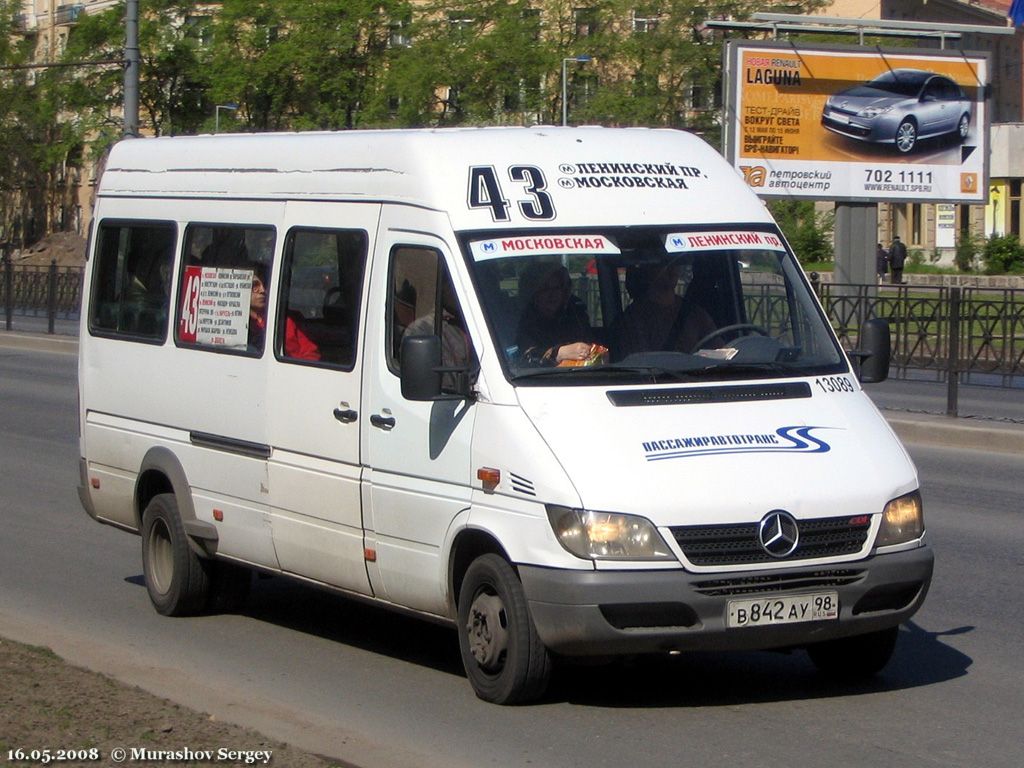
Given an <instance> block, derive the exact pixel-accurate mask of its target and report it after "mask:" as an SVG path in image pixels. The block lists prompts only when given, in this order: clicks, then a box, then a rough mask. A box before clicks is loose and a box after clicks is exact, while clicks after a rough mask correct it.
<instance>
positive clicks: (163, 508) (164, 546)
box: [142, 493, 211, 616]
mask: <svg viewBox="0 0 1024 768" xmlns="http://www.w3.org/2000/svg"><path fill="white" fill-rule="evenodd" d="M210 565H211V564H210V562H209V561H207V560H203V559H201V558H200V557H199V556H198V555H197V554H196V553H195V552H194V551H193V550H192V547H191V545H190V544H189V541H188V536H186V535H185V528H184V527H183V526H182V524H181V515H179V514H178V503H177V501H176V500H175V498H174V494H173V493H162V494H160V495H159V496H154V497H153V499H152V500H151V501H150V502H149V505H148V506H147V507H146V511H145V512H143V514H142V570H143V574H144V575H145V578H146V590H147V591H148V592H149V599H150V600H151V601H152V602H153V607H154V608H156V610H157V613H160V614H163V615H164V616H191V615H195V614H197V613H200V612H202V611H203V609H204V608H205V607H206V603H207V598H208V596H209V588H210V579H209V567H210Z"/></svg>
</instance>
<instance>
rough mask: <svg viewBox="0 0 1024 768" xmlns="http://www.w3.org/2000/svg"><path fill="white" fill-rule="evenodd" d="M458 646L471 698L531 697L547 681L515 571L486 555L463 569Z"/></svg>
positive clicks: (547, 668)
mask: <svg viewBox="0 0 1024 768" xmlns="http://www.w3.org/2000/svg"><path fill="white" fill-rule="evenodd" d="M459 648H460V650H461V652H462V663H463V666H464V667H465V668H466V676H467V677H468V678H469V682H470V684H471V685H472V686H473V690H474V691H475V692H476V695H477V696H479V697H480V698H481V699H483V700H484V701H489V702H492V703H494V704H519V703H523V702H527V701H530V700H533V699H537V698H539V697H540V696H542V695H543V694H544V691H545V690H546V689H547V685H548V680H549V679H550V677H551V657H550V655H549V654H548V650H547V648H545V647H544V644H543V643H542V642H541V640H540V637H538V635H537V630H536V628H535V627H534V625H533V619H532V618H531V617H530V612H529V608H528V607H527V604H526V596H525V594H524V593H523V585H522V583H521V582H520V581H519V577H518V576H517V575H516V572H515V571H514V570H513V569H512V566H511V565H509V563H508V561H506V560H505V559H504V558H502V557H500V556H498V555H495V554H487V555H482V556H480V557H478V558H477V559H476V560H474V561H473V562H472V564H470V566H469V568H468V569H467V570H466V577H465V579H463V582H462V589H461V591H460V593H459Z"/></svg>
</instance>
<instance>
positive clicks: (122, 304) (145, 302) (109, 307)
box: [89, 221, 175, 342]
mask: <svg viewBox="0 0 1024 768" xmlns="http://www.w3.org/2000/svg"><path fill="white" fill-rule="evenodd" d="M174 240H175V227H174V225H173V224H171V223H167V222H110V221H104V222H101V223H100V225H99V229H98V231H97V245H96V264H95V267H94V269H95V270H96V271H95V273H94V274H93V290H92V301H91V303H90V310H89V330H90V332H91V333H93V334H94V335H99V336H117V337H119V338H125V339H130V340H135V341H150V342H155V341H163V340H164V339H165V338H166V336H167V318H168V316H169V314H170V311H169V310H170V303H171V269H172V267H173V265H174Z"/></svg>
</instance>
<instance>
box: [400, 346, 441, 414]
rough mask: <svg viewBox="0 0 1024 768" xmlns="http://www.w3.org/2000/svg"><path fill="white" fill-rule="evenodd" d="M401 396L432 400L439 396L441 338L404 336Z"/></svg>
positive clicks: (409, 398) (407, 398)
mask: <svg viewBox="0 0 1024 768" xmlns="http://www.w3.org/2000/svg"><path fill="white" fill-rule="evenodd" d="M400 354H401V357H400V359H401V361H402V397H404V398H405V399H406V400H434V399H436V398H438V397H440V396H441V373H440V371H439V370H438V369H439V368H440V367H441V339H439V338H438V337H437V336H406V337H404V338H403V339H402V347H401V353H400Z"/></svg>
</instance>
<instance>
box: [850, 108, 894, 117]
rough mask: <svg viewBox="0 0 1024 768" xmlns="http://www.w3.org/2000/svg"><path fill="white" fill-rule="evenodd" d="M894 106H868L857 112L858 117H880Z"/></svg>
mask: <svg viewBox="0 0 1024 768" xmlns="http://www.w3.org/2000/svg"><path fill="white" fill-rule="evenodd" d="M891 109H892V107H868V108H867V109H862V110H861V111H860V112H858V113H857V117H878V116H879V115H884V114H885V113H886V112H888V111H889V110H891Z"/></svg>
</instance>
